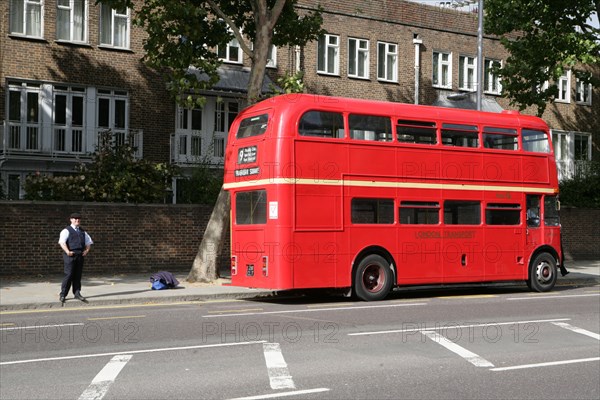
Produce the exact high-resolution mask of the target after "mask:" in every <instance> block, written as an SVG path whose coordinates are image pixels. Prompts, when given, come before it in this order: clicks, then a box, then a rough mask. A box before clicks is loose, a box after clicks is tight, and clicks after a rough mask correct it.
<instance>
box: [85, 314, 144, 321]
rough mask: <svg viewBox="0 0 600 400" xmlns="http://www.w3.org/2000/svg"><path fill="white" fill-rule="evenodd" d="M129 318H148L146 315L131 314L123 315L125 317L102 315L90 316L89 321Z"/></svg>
mask: <svg viewBox="0 0 600 400" xmlns="http://www.w3.org/2000/svg"><path fill="white" fill-rule="evenodd" d="M129 318H146V316H145V315H129V316H123V317H101V318H88V319H87V320H88V321H103V320H110V319H129Z"/></svg>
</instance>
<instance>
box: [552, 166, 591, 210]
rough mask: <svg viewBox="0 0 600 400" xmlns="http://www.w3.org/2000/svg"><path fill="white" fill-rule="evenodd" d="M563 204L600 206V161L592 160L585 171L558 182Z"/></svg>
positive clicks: (589, 206)
mask: <svg viewBox="0 0 600 400" xmlns="http://www.w3.org/2000/svg"><path fill="white" fill-rule="evenodd" d="M559 189H560V202H561V205H563V206H569V207H587V208H600V163H599V162H592V163H590V164H589V168H588V169H587V171H586V172H585V173H582V174H579V175H576V176H574V177H573V178H571V179H567V180H564V181H562V182H560V188H559Z"/></svg>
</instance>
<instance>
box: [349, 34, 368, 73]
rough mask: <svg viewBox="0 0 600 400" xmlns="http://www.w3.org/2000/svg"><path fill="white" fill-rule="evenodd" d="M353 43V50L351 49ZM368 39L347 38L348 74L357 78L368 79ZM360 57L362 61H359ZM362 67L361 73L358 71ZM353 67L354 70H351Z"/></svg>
mask: <svg viewBox="0 0 600 400" xmlns="http://www.w3.org/2000/svg"><path fill="white" fill-rule="evenodd" d="M351 43H354V52H352V51H351V50H350V49H351ZM369 44H370V43H369V40H367V39H359V38H353V37H350V38H348V76H349V77H352V78H359V79H369V73H370V71H369ZM361 59H362V62H361ZM361 67H362V74H361V73H360V70H361ZM352 68H354V72H352Z"/></svg>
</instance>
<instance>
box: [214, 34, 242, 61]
mask: <svg viewBox="0 0 600 400" xmlns="http://www.w3.org/2000/svg"><path fill="white" fill-rule="evenodd" d="M217 56H218V57H219V58H220V59H221V60H223V61H224V62H227V63H233V64H241V63H242V49H241V48H240V42H238V40H237V39H236V38H233V39H231V41H230V42H229V43H227V45H226V46H217Z"/></svg>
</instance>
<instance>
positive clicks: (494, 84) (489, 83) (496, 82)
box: [483, 58, 502, 95]
mask: <svg viewBox="0 0 600 400" xmlns="http://www.w3.org/2000/svg"><path fill="white" fill-rule="evenodd" d="M494 64H497V65H498V66H500V67H501V66H502V61H500V60H496V59H492V58H485V59H484V65H483V73H484V77H483V84H484V86H483V91H484V92H485V93H489V94H498V95H499V94H500V93H502V83H501V82H500V77H499V76H498V75H495V74H494V73H493V72H492V68H493V67H494Z"/></svg>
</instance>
